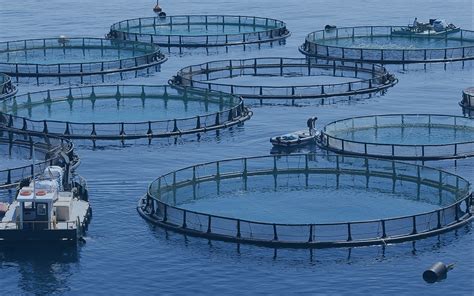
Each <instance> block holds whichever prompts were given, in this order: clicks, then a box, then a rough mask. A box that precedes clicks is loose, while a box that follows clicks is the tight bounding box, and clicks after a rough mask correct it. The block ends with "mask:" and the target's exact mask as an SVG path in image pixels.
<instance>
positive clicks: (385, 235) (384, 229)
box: [380, 220, 387, 238]
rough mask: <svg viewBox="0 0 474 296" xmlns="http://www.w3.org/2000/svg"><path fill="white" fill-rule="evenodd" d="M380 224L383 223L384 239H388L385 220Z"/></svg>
mask: <svg viewBox="0 0 474 296" xmlns="http://www.w3.org/2000/svg"><path fill="white" fill-rule="evenodd" d="M380 222H382V238H386V237H387V228H386V227H385V220H381V221H380Z"/></svg>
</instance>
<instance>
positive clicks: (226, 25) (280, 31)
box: [108, 15, 290, 47]
mask: <svg viewBox="0 0 474 296" xmlns="http://www.w3.org/2000/svg"><path fill="white" fill-rule="evenodd" d="M289 35H290V33H289V31H288V30H287V28H286V24H285V23H284V22H282V21H279V20H275V19H269V18H261V17H253V16H232V15H177V16H166V17H147V18H137V19H130V20H125V21H121V22H118V23H115V24H113V25H112V26H111V28H110V33H109V34H108V36H109V37H110V38H114V39H120V40H132V41H141V42H149V43H155V44H158V45H160V46H165V47H211V46H229V45H242V44H252V43H264V42H272V41H278V40H282V39H285V38H287V37H288V36H289Z"/></svg>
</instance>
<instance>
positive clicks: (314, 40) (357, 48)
mask: <svg viewBox="0 0 474 296" xmlns="http://www.w3.org/2000/svg"><path fill="white" fill-rule="evenodd" d="M353 28H354V29H366V28H390V29H392V30H393V29H403V28H408V26H354V27H341V28H335V29H334V30H338V31H339V30H348V29H353ZM461 31H463V32H468V33H474V31H471V30H465V29H461ZM321 32H325V30H324V29H323V30H317V31H314V32H311V33H309V34H308V35H307V36H306V38H305V41H308V42H312V43H316V41H317V40H319V39H314V38H313V40H310V36H311V35H314V34H316V33H321ZM412 35H413V36H417V35H416V33H413V34H412ZM370 36H373V35H367V36H355V37H370ZM377 36H392V35H386V34H384V35H377ZM396 36H399V35H396ZM400 37H403V36H402V35H400ZM344 38H346V37H344ZM347 38H351V37H347ZM416 38H438V39H444V38H445V37H436V35H429V36H419V37H416ZM330 39H331V38H330ZM321 40H324V39H321ZM461 41H462V39H461ZM470 41H471V42H473V43H474V39H472V40H470ZM322 46H326V47H331V48H339V49H352V50H376V51H380V50H387V51H390V50H394V51H402V50H403V51H424V50H445V49H447V50H452V49H460V48H474V44H473V45H469V46H458V47H443V48H429V47H426V48H406V49H401V48H400V49H392V48H360V47H346V46H336V45H325V44H322Z"/></svg>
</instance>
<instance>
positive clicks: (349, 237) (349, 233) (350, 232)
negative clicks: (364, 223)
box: [347, 223, 352, 242]
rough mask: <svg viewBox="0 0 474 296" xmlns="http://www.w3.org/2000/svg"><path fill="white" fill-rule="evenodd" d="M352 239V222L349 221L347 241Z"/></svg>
mask: <svg viewBox="0 0 474 296" xmlns="http://www.w3.org/2000/svg"><path fill="white" fill-rule="evenodd" d="M351 240H352V230H351V223H347V241H348V242H350V241H351Z"/></svg>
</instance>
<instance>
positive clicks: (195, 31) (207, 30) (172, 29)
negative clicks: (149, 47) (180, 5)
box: [127, 24, 274, 36]
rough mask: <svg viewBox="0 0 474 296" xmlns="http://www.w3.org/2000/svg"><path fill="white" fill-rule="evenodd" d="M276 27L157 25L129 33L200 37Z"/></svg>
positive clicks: (143, 27) (136, 28)
mask: <svg viewBox="0 0 474 296" xmlns="http://www.w3.org/2000/svg"><path fill="white" fill-rule="evenodd" d="M272 28H273V29H274V27H266V26H259V25H255V26H253V25H241V26H239V25H238V24H237V25H236V24H225V25H221V24H208V25H207V26H206V25H205V24H192V25H190V26H188V25H187V24H180V25H172V26H171V25H157V26H141V27H140V26H134V27H130V28H129V29H128V30H127V32H129V33H141V34H157V35H182V36H198V35H225V34H242V33H254V32H259V31H265V30H268V29H272Z"/></svg>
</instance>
